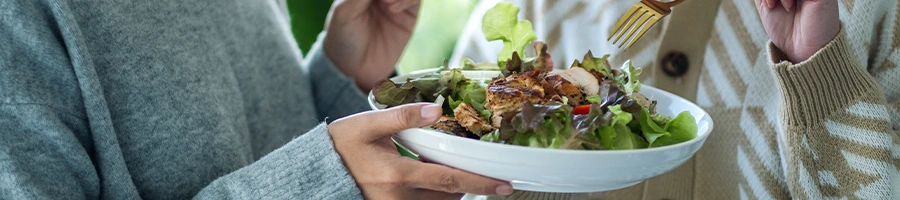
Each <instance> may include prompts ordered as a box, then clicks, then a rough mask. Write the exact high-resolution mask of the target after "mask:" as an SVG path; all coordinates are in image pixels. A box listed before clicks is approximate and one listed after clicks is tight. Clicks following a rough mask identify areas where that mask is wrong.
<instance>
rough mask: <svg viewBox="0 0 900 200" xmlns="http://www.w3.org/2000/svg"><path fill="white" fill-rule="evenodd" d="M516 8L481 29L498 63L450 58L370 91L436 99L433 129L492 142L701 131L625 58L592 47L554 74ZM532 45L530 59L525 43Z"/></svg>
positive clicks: (630, 143)
mask: <svg viewBox="0 0 900 200" xmlns="http://www.w3.org/2000/svg"><path fill="white" fill-rule="evenodd" d="M518 12H519V8H518V7H516V6H514V5H512V4H510V3H506V2H502V3H498V4H497V5H496V6H494V7H493V8H491V9H490V10H488V12H487V13H486V14H485V16H484V18H483V19H482V20H483V25H482V31H483V32H484V35H485V37H486V38H487V40H489V41H494V40H500V41H502V42H503V44H504V47H503V50H502V51H501V52H500V55H499V56H498V58H497V64H492V63H475V62H473V61H472V60H470V59H466V60H464V62H463V66H462V67H461V68H453V69H451V68H450V67H449V66H448V65H447V62H446V61H445V62H444V65H443V66H442V67H441V69H439V70H438V71H437V72H435V73H432V74H428V75H425V76H422V77H419V78H415V79H408V80H406V81H405V82H402V83H396V82H394V81H391V80H390V79H385V80H382V81H380V82H379V83H378V84H377V85H376V87H375V88H374V89H373V90H372V93H373V96H374V99H375V101H376V102H378V103H379V104H383V105H385V106H388V107H391V106H397V105H402V104H407V103H414V102H434V103H436V104H439V105H441V106H442V107H443V109H444V116H442V117H441V118H440V120H439V121H438V122H437V123H435V124H434V125H431V126H430V128H432V129H435V130H439V131H442V132H445V133H447V134H451V135H456V136H460V137H466V138H471V139H477V140H481V141H487V142H495V143H503V144H511V145H520V146H529V147H539V148H555V149H580V150H615V149H641V148H652V147H660V146H666V145H672V144H677V143H681V142H685V141H688V140H691V139H693V138H694V137H696V135H697V125H696V124H695V120H694V117H693V116H692V115H691V114H690V113H688V112H687V111H684V112H681V113H679V114H678V115H676V116H674V117H672V116H666V115H663V114H659V113H657V112H656V101H654V100H651V99H648V98H647V97H646V96H644V95H642V94H641V93H640V90H641V83H640V81H639V80H638V77H639V76H640V74H641V69H637V68H635V67H634V66H632V64H631V62H630V61H628V62H625V63H624V65H623V66H622V67H619V68H613V67H611V66H610V64H609V62H608V60H607V58H608V57H609V55H605V56H602V57H594V56H593V55H592V54H591V52H590V51H588V52H587V54H585V56H584V58H583V59H582V60H581V61H579V60H575V61H574V62H573V63H572V65H571V67H570V68H569V69H567V70H563V71H553V70H552V69H553V66H554V63H553V61H552V60H551V56H550V54H548V53H547V49H548V46H547V44H544V43H543V42H539V41H537V42H536V41H535V40H537V37H536V35H535V32H534V30H533V29H532V26H531V22H529V21H527V20H519V19H518V18H517V17H516V15H517V13H518ZM529 44H531V47H532V48H533V49H534V53H533V54H534V55H533V56H526V55H525V54H524V53H523V52H525V47H526V46H529ZM463 70H499V71H501V73H500V75H499V76H497V77H494V78H493V79H492V80H475V79H469V78H467V77H465V76H464V75H463Z"/></svg>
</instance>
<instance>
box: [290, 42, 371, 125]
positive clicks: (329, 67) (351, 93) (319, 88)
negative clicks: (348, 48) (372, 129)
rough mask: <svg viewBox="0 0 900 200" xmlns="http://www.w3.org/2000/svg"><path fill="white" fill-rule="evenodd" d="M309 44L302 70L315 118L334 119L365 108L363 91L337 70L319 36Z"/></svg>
mask: <svg viewBox="0 0 900 200" xmlns="http://www.w3.org/2000/svg"><path fill="white" fill-rule="evenodd" d="M324 35H325V33H324V32H323V33H322V34H320V35H319V40H318V41H316V43H315V44H313V47H312V49H311V50H310V52H309V53H307V54H306V55H307V58H306V60H305V63H304V64H305V66H304V69H305V71H306V72H307V76H309V80H310V82H311V84H310V85H311V86H312V91H313V96H315V102H316V112H317V113H318V115H319V120H326V119H328V120H329V121H330V120H334V119H337V118H341V117H344V116H347V115H350V114H353V113H357V112H361V111H366V110H369V107H368V106H367V104H366V102H367V100H366V94H364V93H363V92H362V90H360V89H359V88H358V87H357V86H356V83H355V82H354V80H353V79H352V78H350V77H348V76H346V75H345V74H343V73H341V71H340V70H338V68H337V66H335V64H334V62H332V61H331V60H330V59H329V57H328V56H327V55H325V51H323V50H322V39H323V38H324V37H323V36H324Z"/></svg>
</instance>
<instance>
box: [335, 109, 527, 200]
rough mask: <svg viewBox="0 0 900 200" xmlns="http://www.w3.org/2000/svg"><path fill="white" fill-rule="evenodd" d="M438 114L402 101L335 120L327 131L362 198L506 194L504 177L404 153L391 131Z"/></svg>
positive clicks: (424, 123) (427, 122)
mask: <svg viewBox="0 0 900 200" xmlns="http://www.w3.org/2000/svg"><path fill="white" fill-rule="evenodd" d="M440 116H441V107H440V106H438V105H436V104H431V103H418V104H407V105H402V106H398V107H394V108H390V109H386V110H381V111H369V112H363V113H359V114H355V115H351V116H348V117H345V118H341V119H338V120H335V121H334V122H332V123H331V124H329V125H328V132H329V133H330V134H331V137H332V138H333V140H334V146H335V149H336V150H337V152H338V154H339V155H340V156H341V159H343V160H344V164H345V165H346V166H347V169H348V170H349V171H350V174H352V175H353V178H354V179H355V180H356V183H357V185H358V186H359V188H360V190H361V191H362V193H363V196H365V197H366V199H460V198H461V197H462V195H463V193H474V194H481V195H498V194H499V195H508V194H510V193H512V186H511V185H510V184H509V183H507V182H503V181H499V180H495V179H491V178H487V177H483V176H479V175H475V174H471V173H468V172H465V171H461V170H458V169H453V168H449V167H446V166H442V165H437V164H430V163H424V162H420V161H417V160H413V159H411V158H407V157H403V156H401V155H400V154H399V153H398V152H397V149H396V148H395V147H394V143H393V142H391V139H390V137H391V135H392V134H394V133H396V132H399V131H401V130H404V129H409V128H416V127H423V126H428V125H430V124H432V123H434V122H436V121H437V120H438V118H439V117H440Z"/></svg>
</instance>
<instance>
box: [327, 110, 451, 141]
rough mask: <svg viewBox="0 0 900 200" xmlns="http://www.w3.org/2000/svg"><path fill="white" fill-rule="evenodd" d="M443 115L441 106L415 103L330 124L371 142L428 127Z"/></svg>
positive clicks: (370, 112) (360, 114) (357, 115)
mask: <svg viewBox="0 0 900 200" xmlns="http://www.w3.org/2000/svg"><path fill="white" fill-rule="evenodd" d="M442 113H443V111H442V109H441V106H440V105H437V104H433V103H416V104H406V105H401V106H397V107H392V108H389V109H385V110H380V111H369V112H363V113H359V114H356V115H351V116H348V117H345V118H341V119H338V120H335V121H334V122H332V125H339V126H350V127H353V128H352V129H351V130H357V131H355V132H356V133H358V135H357V136H356V139H359V140H363V141H364V142H372V141H376V140H379V139H382V138H385V137H389V136H391V135H392V134H394V133H397V132H400V131H402V130H406V129H410V128H419V127H423V126H428V125H431V124H433V123H434V122H437V120H438V118H440V117H441V114H442Z"/></svg>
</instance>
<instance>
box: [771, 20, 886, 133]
mask: <svg viewBox="0 0 900 200" xmlns="http://www.w3.org/2000/svg"><path fill="white" fill-rule="evenodd" d="M845 37H846V34H845V33H844V31H843V30H841V32H840V33H838V36H837V37H835V38H834V40H832V41H831V42H830V43H828V45H825V47H823V48H822V49H821V50H819V51H818V52H816V53H815V54H813V56H812V57H810V58H809V59H807V60H806V61H804V62H801V63H798V64H792V63H790V62H788V61H786V60H787V59H785V58H786V57H785V56H784V53H782V52H781V51H780V50H779V49H778V48H777V47H775V45H774V44H772V43H771V42H770V43H769V55H770V62H772V64H773V65H774V67H775V75H776V77H777V78H778V81H779V83H780V86H781V87H780V88H781V94H782V99H783V100H784V103H785V105H783V106H785V109H784V112H785V113H784V114H786V116H787V119H785V120H787V123H788V124H789V125H800V126H804V125H808V124H810V123H816V122H819V121H821V120H822V119H824V118H825V117H827V116H828V115H829V114H830V113H831V112H834V111H839V110H841V109H842V108H843V107H845V106H847V105H849V104H851V103H853V102H855V100H856V99H858V98H859V97H860V96H861V95H864V94H865V93H867V92H869V91H871V90H873V89H877V85H876V84H875V82H874V81H873V80H872V77H871V76H870V75H869V74H868V72H866V71H865V69H863V67H862V65H861V63H859V61H857V60H856V58H855V57H854V56H853V55H854V54H853V52H852V50H851V47H850V44H848V42H847V40H846V38H845Z"/></svg>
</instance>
